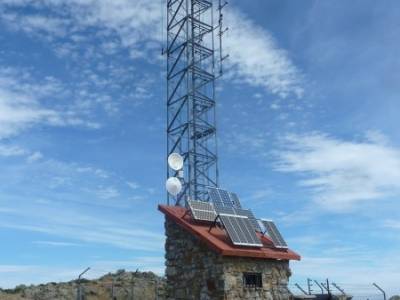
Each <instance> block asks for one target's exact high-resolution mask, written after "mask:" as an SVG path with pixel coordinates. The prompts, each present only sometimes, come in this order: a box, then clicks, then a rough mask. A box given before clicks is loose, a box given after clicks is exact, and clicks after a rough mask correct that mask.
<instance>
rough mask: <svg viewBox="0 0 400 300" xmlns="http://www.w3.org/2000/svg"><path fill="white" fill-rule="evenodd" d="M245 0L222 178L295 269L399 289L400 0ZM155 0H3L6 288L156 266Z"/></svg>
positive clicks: (158, 16) (159, 191) (159, 193)
mask: <svg viewBox="0 0 400 300" xmlns="http://www.w3.org/2000/svg"><path fill="white" fill-rule="evenodd" d="M245 2H246V4H245V5H244V4H243V3H244V2H243V1H238V0H234V1H230V4H229V8H228V9H227V11H226V22H227V23H228V24H227V25H228V26H229V27H230V30H229V32H228V33H227V35H226V38H225V41H224V42H225V51H226V52H228V53H229V54H230V58H229V61H227V63H226V66H225V68H226V76H225V79H223V80H220V81H219V83H218V91H219V92H218V109H217V110H218V111H217V113H218V125H219V127H218V138H219V146H220V147H219V154H220V174H221V178H220V179H221V186H222V187H224V188H227V189H229V190H232V191H235V192H237V193H238V194H239V196H240V198H241V199H242V202H243V203H244V204H245V205H246V206H247V207H250V208H252V209H253V210H254V211H256V212H257V216H259V217H267V218H272V219H274V220H275V221H276V222H277V223H278V225H279V227H280V228H281V230H282V232H283V234H284V236H285V237H286V239H287V241H288V243H289V245H290V246H291V248H293V249H294V250H296V251H297V252H299V253H300V254H301V255H302V258H303V259H302V261H301V262H295V263H292V265H291V266H292V270H293V277H292V280H291V284H294V283H296V282H298V283H301V284H302V285H303V286H304V282H305V279H306V278H307V277H310V278H313V279H316V280H319V281H322V280H324V279H325V278H327V277H329V278H331V280H333V281H334V282H337V283H338V284H339V285H341V286H342V287H343V288H344V289H345V290H347V291H350V292H353V293H355V292H358V293H360V294H364V295H369V298H370V299H374V298H373V297H372V296H371V295H372V294H377V293H376V290H374V289H373V288H371V283H372V282H377V283H378V284H380V285H381V286H382V287H384V288H385V289H386V290H387V291H388V292H389V294H391V293H392V294H393V293H400V290H399V286H398V282H399V281H400V271H399V266H400V259H399V256H398V253H399V250H400V212H399V210H400V203H399V197H400V131H399V130H398V128H399V125H398V124H399V117H398V116H399V113H400V105H399V99H398V95H399V93H398V89H399V85H398V83H399V81H400V58H399V55H398V54H399V53H400V40H399V38H398V37H399V34H400V4H399V3H398V1H395V0H393V1H389V0H386V1H379V2H377V1H372V0H371V1H369V0H365V1H351V2H349V1H345V0H339V1H315V0H306V1H289V0H268V1H264V0H258V1H256V0H251V1H245ZM162 3H163V1H161V0H154V1H149V0H115V1H114V0H113V1H107V0H68V1H67V0H35V1H34V0H2V1H1V2H0V167H1V172H0V238H1V256H0V285H1V286H2V287H11V286H14V285H16V284H18V283H27V284H29V283H38V282H45V281H59V280H70V279H72V278H75V277H76V276H77V275H78V274H79V272H80V271H81V270H82V269H84V268H85V267H87V266H91V267H92V271H91V272H90V273H88V276H89V277H96V276H98V275H100V274H103V273H105V272H108V271H112V270H116V269H117V268H125V269H136V268H139V269H140V270H152V271H155V272H158V273H160V274H162V273H163V242H164V235H163V218H162V215H161V214H160V213H159V212H158V211H157V209H156V207H157V204H158V203H163V202H165V192H164V180H165V178H164V177H165V169H164V168H165V157H164V154H165V147H166V145H165V142H166V137H165V134H164V132H165V122H166V111H165V108H166V107H165V97H164V96H165V87H166V82H165V80H164V69H165V61H164V58H163V57H161V55H160V54H161V42H162V40H163V37H165V32H163V30H162V28H163V27H162V20H163V19H165V16H163V15H164V11H163V10H164V9H163V8H164V6H163V5H162ZM314 288H315V287H314ZM364 298H365V297H364ZM376 299H378V298H376Z"/></svg>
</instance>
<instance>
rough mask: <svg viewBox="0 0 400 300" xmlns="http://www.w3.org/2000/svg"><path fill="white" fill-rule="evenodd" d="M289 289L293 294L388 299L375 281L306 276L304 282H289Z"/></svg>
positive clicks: (366, 299)
mask: <svg viewBox="0 0 400 300" xmlns="http://www.w3.org/2000/svg"><path fill="white" fill-rule="evenodd" d="M288 287H289V289H290V291H291V292H292V293H293V294H295V295H304V296H310V295H323V294H332V295H337V296H346V295H347V296H351V297H352V299H353V300H388V295H387V293H386V292H385V290H384V289H383V288H382V287H381V286H380V285H378V284H377V283H371V284H367V283H346V282H334V281H330V280H329V279H324V280H321V279H319V280H316V279H312V278H307V280H306V281H305V282H304V283H299V282H296V283H289V284H288Z"/></svg>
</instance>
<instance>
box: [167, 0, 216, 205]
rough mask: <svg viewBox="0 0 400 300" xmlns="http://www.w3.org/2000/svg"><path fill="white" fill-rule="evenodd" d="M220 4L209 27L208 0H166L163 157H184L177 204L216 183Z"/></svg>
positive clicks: (204, 192) (199, 195)
mask: <svg viewBox="0 0 400 300" xmlns="http://www.w3.org/2000/svg"><path fill="white" fill-rule="evenodd" d="M222 7H223V6H221V3H220V2H219V6H218V9H219V12H220V20H219V25H218V26H217V27H214V15H213V13H214V12H213V10H214V8H213V0H167V46H166V49H165V54H166V55H167V111H168V112H167V136H168V143H167V144H168V146H167V155H169V154H171V153H173V152H178V153H179V154H181V155H182V156H183V158H184V168H183V172H184V177H183V178H184V180H183V181H184V184H183V190H182V192H181V193H180V194H179V195H178V197H177V199H176V200H175V201H176V203H175V204H176V205H184V204H185V198H187V197H188V198H191V199H195V200H203V201H208V194H207V187H208V186H213V187H216V186H218V165H217V161H218V156H217V139H216V122H215V121H216V120H215V79H216V76H215V68H216V60H215V50H214V38H215V31H216V29H218V28H219V34H218V36H219V38H221V36H222V31H221V30H222V13H221V9H222ZM220 48H221V47H220ZM220 61H222V59H220ZM167 169H168V171H167V172H168V173H167V176H168V177H170V176H177V174H176V172H175V171H173V170H170V169H169V168H167ZM169 197H170V196H169V195H168V203H169V202H170V198H169Z"/></svg>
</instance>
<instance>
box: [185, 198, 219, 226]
mask: <svg viewBox="0 0 400 300" xmlns="http://www.w3.org/2000/svg"><path fill="white" fill-rule="evenodd" d="M187 203H188V205H189V208H190V211H191V213H192V216H193V219H195V220H200V221H211V222H212V221H214V220H215V218H216V217H217V213H216V212H215V209H214V207H213V205H212V203H209V202H204V201H195V200H188V201H187Z"/></svg>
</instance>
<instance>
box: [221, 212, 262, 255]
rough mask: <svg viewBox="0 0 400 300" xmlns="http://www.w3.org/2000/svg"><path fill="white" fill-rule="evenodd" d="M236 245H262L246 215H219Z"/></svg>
mask: <svg viewBox="0 0 400 300" xmlns="http://www.w3.org/2000/svg"><path fill="white" fill-rule="evenodd" d="M219 217H220V219H221V222H222V224H223V225H224V227H225V229H226V231H227V233H228V235H229V237H230V238H231V240H232V243H233V244H234V245H238V246H251V247H262V243H261V242H260V240H259V239H258V237H257V235H256V232H255V231H254V228H253V225H252V224H251V222H250V220H249V219H248V218H247V217H245V216H237V215H226V214H220V215H219Z"/></svg>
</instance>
